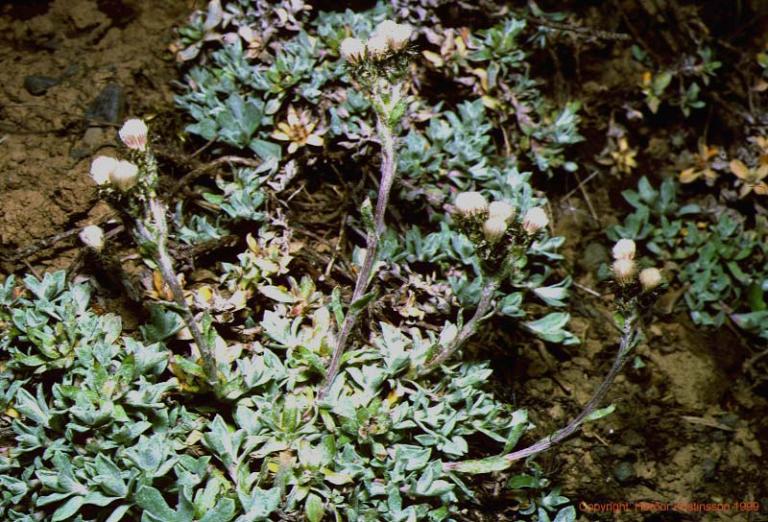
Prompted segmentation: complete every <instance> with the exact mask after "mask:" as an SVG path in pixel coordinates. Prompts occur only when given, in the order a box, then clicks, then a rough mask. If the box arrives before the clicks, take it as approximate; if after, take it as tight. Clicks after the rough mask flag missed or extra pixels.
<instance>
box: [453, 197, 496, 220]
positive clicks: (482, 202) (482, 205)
mask: <svg viewBox="0 0 768 522" xmlns="http://www.w3.org/2000/svg"><path fill="white" fill-rule="evenodd" d="M454 204H455V205H456V210H458V211H459V212H460V213H462V214H464V215H465V216H468V215H470V214H477V213H479V212H484V211H486V210H488V201H487V200H486V199H485V197H484V196H483V195H482V194H480V193H479V192H461V193H459V195H458V196H456V201H455V203H454Z"/></svg>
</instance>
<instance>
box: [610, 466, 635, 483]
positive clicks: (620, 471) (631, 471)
mask: <svg viewBox="0 0 768 522" xmlns="http://www.w3.org/2000/svg"><path fill="white" fill-rule="evenodd" d="M613 476H614V477H616V480H618V481H619V482H620V483H622V484H623V483H625V482H629V481H630V480H632V479H633V478H634V477H635V467H634V466H633V465H632V464H631V463H629V462H620V463H618V464H617V465H616V467H614V468H613Z"/></svg>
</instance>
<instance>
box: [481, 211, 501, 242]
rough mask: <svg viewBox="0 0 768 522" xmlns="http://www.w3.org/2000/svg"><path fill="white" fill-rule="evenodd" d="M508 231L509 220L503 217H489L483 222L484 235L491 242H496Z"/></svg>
mask: <svg viewBox="0 0 768 522" xmlns="http://www.w3.org/2000/svg"><path fill="white" fill-rule="evenodd" d="M506 231H507V222H506V221H505V220H503V219H501V218H495V217H492V218H488V219H486V220H485V223H483V235H485V239H486V240H487V241H488V242H489V243H496V242H497V241H498V240H499V239H501V238H502V237H504V233H505V232H506Z"/></svg>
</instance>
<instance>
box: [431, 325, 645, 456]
mask: <svg viewBox="0 0 768 522" xmlns="http://www.w3.org/2000/svg"><path fill="white" fill-rule="evenodd" d="M636 322H637V317H636V316H635V315H632V316H630V317H628V318H626V319H625V321H624V327H623V328H622V335H621V344H620V345H619V350H618V353H617V354H616V359H615V360H614V361H613V366H611V369H610V370H609V371H608V374H607V375H606V376H605V379H604V380H603V382H602V383H600V386H598V387H597V390H595V393H594V395H592V398H591V399H589V402H587V404H586V405H585V406H584V409H583V410H582V411H581V413H579V414H578V415H577V416H576V417H575V418H574V419H573V420H571V422H569V423H568V425H567V426H565V427H564V428H562V429H560V430H558V431H556V432H554V433H553V434H551V435H549V436H547V437H545V438H543V439H541V440H540V441H538V442H536V443H534V444H532V445H530V446H528V447H527V448H523V449H521V450H518V451H514V452H512V453H508V454H506V455H504V458H505V459H506V460H507V461H509V462H510V463H512V462H515V461H517V460H521V459H524V458H527V457H530V456H532V455H536V454H538V453H541V452H543V451H546V450H548V449H550V448H551V447H552V446H555V445H556V444H559V443H560V442H562V441H563V440H565V439H566V438H568V437H570V436H571V435H573V433H575V432H576V431H577V430H578V429H579V428H580V427H581V425H582V424H584V422H586V420H587V418H588V417H589V415H590V414H592V413H593V412H594V411H595V410H596V409H597V407H598V406H599V405H600V403H601V402H602V401H603V399H605V395H606V394H607V393H608V389H609V388H610V387H611V384H613V381H614V380H615V379H616V376H617V375H618V374H619V372H620V371H621V369H622V368H623V367H624V364H625V363H626V362H627V360H628V359H629V354H630V353H631V351H632V350H631V348H632V345H633V344H634V341H635V338H636V337H637V324H636ZM457 465H458V463H446V464H444V467H445V469H447V470H450V469H455V468H456V467H457Z"/></svg>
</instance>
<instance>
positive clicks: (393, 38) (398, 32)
mask: <svg viewBox="0 0 768 522" xmlns="http://www.w3.org/2000/svg"><path fill="white" fill-rule="evenodd" d="M374 35H375V36H382V37H384V39H385V40H386V41H387V45H388V46H389V48H390V49H391V50H392V51H395V52H397V51H402V50H403V49H405V46H406V45H408V42H409V41H410V40H411V36H412V35H413V27H411V26H410V25H408V24H398V23H397V22H394V21H392V20H384V21H383V22H381V23H380V24H379V25H377V26H376V30H375V31H374Z"/></svg>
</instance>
